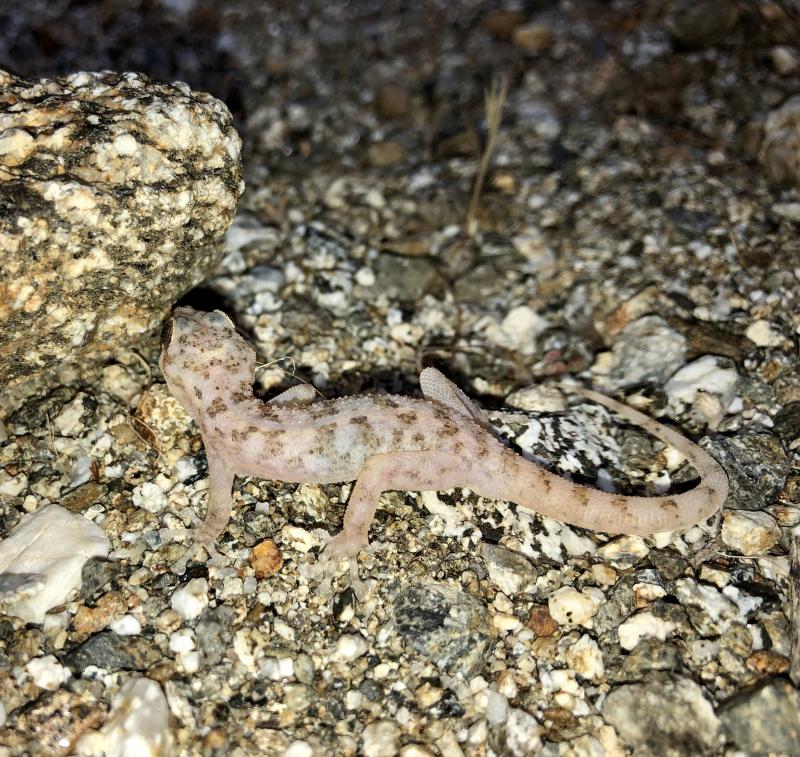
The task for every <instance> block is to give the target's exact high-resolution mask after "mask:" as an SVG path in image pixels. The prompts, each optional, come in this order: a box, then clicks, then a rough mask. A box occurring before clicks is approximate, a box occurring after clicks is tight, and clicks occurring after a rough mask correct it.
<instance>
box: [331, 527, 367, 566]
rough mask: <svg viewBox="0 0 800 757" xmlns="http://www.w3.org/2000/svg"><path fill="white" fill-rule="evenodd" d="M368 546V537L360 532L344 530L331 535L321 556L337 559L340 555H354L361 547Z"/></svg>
mask: <svg viewBox="0 0 800 757" xmlns="http://www.w3.org/2000/svg"><path fill="white" fill-rule="evenodd" d="M368 546H369V539H368V538H367V537H366V536H362V535H361V534H356V535H351V534H348V533H347V532H346V531H342V532H341V533H338V534H336V536H333V537H331V539H330V541H328V543H327V544H326V545H325V549H324V550H323V553H322V555H323V557H324V558H325V559H327V560H338V559H339V558H340V557H356V556H357V555H358V553H359V552H360V551H361V550H362V549H366V548H367V547H368Z"/></svg>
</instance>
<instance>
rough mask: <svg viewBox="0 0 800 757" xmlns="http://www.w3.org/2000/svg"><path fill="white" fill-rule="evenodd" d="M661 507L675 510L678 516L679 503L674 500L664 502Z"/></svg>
mask: <svg viewBox="0 0 800 757" xmlns="http://www.w3.org/2000/svg"><path fill="white" fill-rule="evenodd" d="M661 506H662V507H665V508H666V509H668V510H673V511H674V514H675V515H676V516H677V514H678V510H679V508H678V503H677V502H676V501H675V500H674V499H664V500H662V501H661Z"/></svg>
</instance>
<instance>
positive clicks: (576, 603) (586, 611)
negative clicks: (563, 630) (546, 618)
mask: <svg viewBox="0 0 800 757" xmlns="http://www.w3.org/2000/svg"><path fill="white" fill-rule="evenodd" d="M604 599H605V598H604V597H603V592H601V591H600V590H599V589H594V588H591V587H590V588H587V589H584V590H583V591H578V590H577V589H574V588H572V587H571V586H562V587H561V588H560V589H557V590H556V591H555V592H553V594H551V595H550V598H549V600H548V603H547V606H548V609H549V610H550V615H551V616H552V618H553V620H554V621H555V622H556V623H558V625H559V626H564V625H578V626H584V627H585V628H591V627H592V617H593V616H594V614H595V613H596V612H597V609H598V608H599V607H600V605H601V604H602V603H603V601H604Z"/></svg>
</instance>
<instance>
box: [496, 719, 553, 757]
mask: <svg viewBox="0 0 800 757" xmlns="http://www.w3.org/2000/svg"><path fill="white" fill-rule="evenodd" d="M543 733H544V728H542V726H541V725H540V724H539V722H538V721H537V720H536V718H534V717H533V715H531V714H529V713H527V712H525V710H520V709H517V708H515V707H512V708H510V709H509V712H508V720H507V721H506V729H505V741H506V747H507V748H508V751H509V753H510V754H511V755H512V757H527V755H530V754H536V752H537V750H539V749H540V748H541V746H542V738H541V737H542V734H543Z"/></svg>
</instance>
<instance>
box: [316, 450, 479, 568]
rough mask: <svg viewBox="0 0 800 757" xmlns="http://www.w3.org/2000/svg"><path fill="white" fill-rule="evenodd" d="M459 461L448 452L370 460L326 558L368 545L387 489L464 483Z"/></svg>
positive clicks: (349, 553)
mask: <svg viewBox="0 0 800 757" xmlns="http://www.w3.org/2000/svg"><path fill="white" fill-rule="evenodd" d="M459 463H460V461H459V460H458V459H456V458H454V457H453V455H452V454H449V453H445V452H428V451H424V450H421V451H413V452H386V453H382V454H380V455H373V456H372V457H370V458H368V459H367V461H366V463H365V464H364V467H363V468H362V470H361V475H360V476H359V477H358V479H357V481H356V485H355V486H354V487H353V491H352V493H351V494H350V499H349V501H348V503H347V509H346V510H345V513H344V527H343V528H342V531H341V533H339V534H337V535H336V536H334V537H333V538H331V540H330V541H329V542H328V544H327V545H326V546H325V550H324V553H323V557H324V558H325V559H331V558H334V559H335V558H338V557H344V556H347V557H354V556H355V555H357V554H358V552H359V550H361V549H365V548H366V547H367V546H368V545H369V536H368V533H369V526H370V523H372V519H373V518H374V516H375V511H376V510H377V509H378V503H379V501H380V497H381V494H382V493H383V492H384V491H387V490H404V489H407V490H412V491H426V490H437V489H450V488H451V487H454V486H459V485H462V484H463V483H464V471H463V468H461V467H460V466H459Z"/></svg>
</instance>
